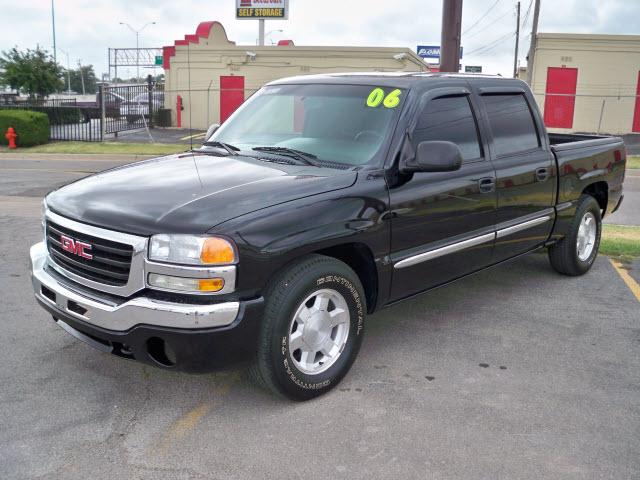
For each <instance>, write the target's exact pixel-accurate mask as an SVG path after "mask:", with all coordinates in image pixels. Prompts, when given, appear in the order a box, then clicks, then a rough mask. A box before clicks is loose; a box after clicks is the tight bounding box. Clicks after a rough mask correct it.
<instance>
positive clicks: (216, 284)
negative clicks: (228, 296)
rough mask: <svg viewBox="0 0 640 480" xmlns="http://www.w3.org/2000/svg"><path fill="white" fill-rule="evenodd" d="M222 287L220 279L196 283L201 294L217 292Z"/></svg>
mask: <svg viewBox="0 0 640 480" xmlns="http://www.w3.org/2000/svg"><path fill="white" fill-rule="evenodd" d="M223 287H224V280H223V279H221V278H207V279H204V280H200V281H199V282H198V290H200V291H201V292H219V291H220V290H222V288H223Z"/></svg>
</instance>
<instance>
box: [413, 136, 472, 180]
mask: <svg viewBox="0 0 640 480" xmlns="http://www.w3.org/2000/svg"><path fill="white" fill-rule="evenodd" d="M461 165H462V152H461V151H460V148H459V147H458V146H457V145H456V144H455V143H453V142H442V141H439V140H433V141H429V142H420V143H419V144H418V148H417V149H416V155H415V157H414V158H412V159H410V160H408V161H407V162H405V164H404V165H400V170H401V171H402V172H404V173H412V172H453V171H455V170H460V166H461Z"/></svg>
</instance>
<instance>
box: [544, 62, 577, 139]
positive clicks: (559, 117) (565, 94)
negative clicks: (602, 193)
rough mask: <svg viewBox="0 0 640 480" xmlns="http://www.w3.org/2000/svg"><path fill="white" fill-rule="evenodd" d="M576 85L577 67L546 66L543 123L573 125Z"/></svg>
mask: <svg viewBox="0 0 640 480" xmlns="http://www.w3.org/2000/svg"><path fill="white" fill-rule="evenodd" d="M577 86H578V69H577V68H560V67H549V68H547V89H546V95H545V99H544V123H545V125H546V126H547V127H556V128H571V127H573V111H574V108H575V105H576V97H575V95H576V87H577Z"/></svg>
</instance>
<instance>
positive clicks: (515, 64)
mask: <svg viewBox="0 0 640 480" xmlns="http://www.w3.org/2000/svg"><path fill="white" fill-rule="evenodd" d="M516 12H517V13H516V52H515V54H514V56H513V78H518V46H519V43H520V2H518V5H517V6H516Z"/></svg>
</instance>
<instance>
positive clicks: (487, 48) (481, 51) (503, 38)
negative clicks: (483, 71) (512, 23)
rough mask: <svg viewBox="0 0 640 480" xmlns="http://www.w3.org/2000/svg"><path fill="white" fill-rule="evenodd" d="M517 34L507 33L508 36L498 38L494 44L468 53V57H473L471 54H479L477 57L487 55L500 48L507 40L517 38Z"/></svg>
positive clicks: (491, 43) (488, 44)
mask: <svg viewBox="0 0 640 480" xmlns="http://www.w3.org/2000/svg"><path fill="white" fill-rule="evenodd" d="M515 34H516V33H515V32H510V33H507V34H506V35H504V36H502V37H500V38H497V39H496V40H494V41H493V42H490V43H487V44H486V45H483V46H482V47H479V48H476V49H474V50H471V51H470V52H468V53H467V55H471V54H474V53H475V54H477V55H484V54H485V53H487V52H489V51H491V50H493V49H494V48H496V47H497V46H499V45H500V44H501V43H502V42H504V41H505V40H508V39H510V38H511V37H513V36H515Z"/></svg>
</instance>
